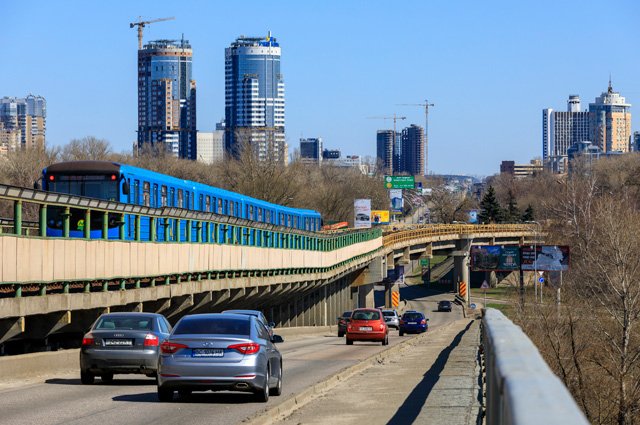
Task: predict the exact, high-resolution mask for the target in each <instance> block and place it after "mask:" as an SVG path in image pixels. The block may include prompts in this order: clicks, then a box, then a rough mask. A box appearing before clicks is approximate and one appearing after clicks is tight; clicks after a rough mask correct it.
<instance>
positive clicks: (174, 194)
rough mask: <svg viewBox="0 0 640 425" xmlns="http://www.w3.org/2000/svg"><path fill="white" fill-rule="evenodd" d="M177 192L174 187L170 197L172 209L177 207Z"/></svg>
mask: <svg viewBox="0 0 640 425" xmlns="http://www.w3.org/2000/svg"><path fill="white" fill-rule="evenodd" d="M175 196H176V190H175V189H174V188H173V187H172V188H171V195H170V196H169V206H170V207H174V206H175V205H176V198H175Z"/></svg>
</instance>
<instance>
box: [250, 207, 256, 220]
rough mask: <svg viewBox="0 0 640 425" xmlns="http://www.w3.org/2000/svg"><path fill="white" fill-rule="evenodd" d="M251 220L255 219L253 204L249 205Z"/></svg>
mask: <svg viewBox="0 0 640 425" xmlns="http://www.w3.org/2000/svg"><path fill="white" fill-rule="evenodd" d="M248 218H249V220H254V219H255V217H254V216H253V205H249V217H248Z"/></svg>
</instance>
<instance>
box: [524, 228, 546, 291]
mask: <svg viewBox="0 0 640 425" xmlns="http://www.w3.org/2000/svg"><path fill="white" fill-rule="evenodd" d="M525 223H526V224H535V225H536V226H537V228H534V229H533V232H534V237H533V271H534V281H533V290H534V297H535V300H536V302H538V235H540V234H541V233H542V225H541V224H540V223H538V222H537V221H535V220H531V221H525ZM540 303H542V284H540Z"/></svg>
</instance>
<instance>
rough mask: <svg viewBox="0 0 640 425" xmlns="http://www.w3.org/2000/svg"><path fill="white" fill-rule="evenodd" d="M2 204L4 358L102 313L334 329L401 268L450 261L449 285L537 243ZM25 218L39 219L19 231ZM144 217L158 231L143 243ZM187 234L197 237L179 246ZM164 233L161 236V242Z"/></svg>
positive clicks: (522, 229) (488, 232)
mask: <svg viewBox="0 0 640 425" xmlns="http://www.w3.org/2000/svg"><path fill="white" fill-rule="evenodd" d="M0 205H3V206H4V207H5V210H8V211H10V212H12V214H10V215H11V217H7V218H6V219H5V221H4V223H0V225H2V224H4V225H2V226H1V227H0V229H1V230H2V233H1V234H0V252H1V254H2V255H1V256H0V258H1V259H0V347H4V344H5V343H7V342H8V341H12V340H20V339H30V340H44V341H48V342H50V341H49V340H51V339H55V335H57V334H62V333H67V334H68V333H82V332H83V331H84V330H86V328H87V327H88V326H89V325H90V324H91V323H92V322H93V321H94V320H95V318H97V317H98V316H99V315H100V314H102V313H103V312H105V311H152V312H159V313H162V314H164V315H165V316H167V317H168V318H169V319H170V320H171V321H176V320H177V319H178V318H179V317H180V316H181V315H183V314H187V313H196V312H205V311H221V310H224V309H228V308H238V307H243V308H258V309H262V310H264V311H265V312H266V313H267V314H268V315H269V316H270V317H271V318H272V319H273V320H274V321H275V322H276V323H277V324H278V325H279V326H321V325H328V324H332V323H333V321H334V319H335V317H336V316H337V315H339V314H340V313H341V312H342V311H343V310H346V309H351V308H354V307H357V306H373V285H374V284H376V283H380V282H382V281H383V280H384V279H385V278H386V277H387V272H388V270H390V269H393V268H395V267H396V265H397V264H406V263H408V262H409V261H413V260H416V259H419V258H428V257H431V256H432V255H433V254H434V253H435V252H437V253H440V254H446V255H453V256H454V259H455V276H456V278H455V279H454V280H463V281H467V282H468V280H469V279H468V276H469V275H468V273H469V272H468V267H467V261H466V259H467V258H468V250H469V247H470V244H471V243H472V242H473V243H474V244H522V243H528V242H529V241H531V240H533V238H535V237H536V236H537V235H536V233H535V231H533V230H532V229H531V228H530V227H529V226H526V225H481V226H474V225H460V224H458V225H424V226H412V227H408V228H401V229H395V230H393V229H387V231H386V232H384V233H385V234H384V235H383V231H382V229H380V228H374V229H366V230H349V231H338V232H330V233H314V232H306V231H301V230H297V229H291V228H285V227H278V226H273V225H268V224H264V223H257V222H252V221H247V220H242V219H239V218H235V217H228V216H221V215H216V214H212V213H204V212H197V211H187V210H182V209H178V208H158V209H155V208H149V207H144V206H136V205H129V204H120V203H117V202H111V201H101V200H96V199H91V198H82V197H76V196H70V195H66V194H55V193H48V192H42V191H38V190H33V189H27V188H20V187H12V186H6V185H0ZM52 207H57V208H63V209H64V212H65V214H63V217H64V223H63V226H62V228H63V237H55V238H52V237H47V234H46V226H47V211H48V210H50V209H51V208H52ZM72 210H74V211H73V212H74V214H77V213H78V211H80V212H81V214H84V215H85V218H86V220H85V223H87V225H86V226H85V227H84V229H83V230H84V235H85V238H70V237H69V234H70V220H69V217H70V215H71V211H72ZM29 213H30V214H31V215H32V218H34V219H35V218H37V219H38V220H33V221H31V222H28V221H25V220H23V217H24V216H25V215H26V214H29ZM114 216H115V217H117V218H119V222H120V223H123V222H124V221H125V219H132V221H133V222H134V223H135V224H136V227H135V231H134V235H135V237H134V239H133V240H125V235H124V234H123V233H124V232H120V235H119V238H118V239H116V240H110V239H107V238H108V236H107V235H108V228H107V227H108V225H109V220H111V221H113V220H112V217H114ZM91 217H94V220H92V219H91ZM95 217H102V229H103V235H104V238H102V239H90V238H89V235H90V234H91V223H92V222H93V223H95V221H96V220H95ZM142 217H148V218H149V222H150V223H151V227H152V231H151V232H145V233H148V238H147V240H142V239H141V234H142V233H143V232H141V231H140V223H141V222H142V220H141V218H142ZM182 222H185V223H186V226H182V227H181V223H182ZM168 223H172V225H171V226H174V227H173V229H169V225H168ZM121 228H122V227H121ZM181 228H182V229H192V231H184V230H183V232H184V233H185V234H184V235H180V232H181ZM170 230H174V232H173V235H172V232H171V231H170ZM158 232H165V235H164V236H165V237H164V238H161V239H162V240H161V241H159V240H158V238H157V234H158ZM94 233H95V232H94ZM392 289H393V288H392V287H391V286H388V288H387V293H388V294H389V293H390V291H391V290H392ZM388 299H390V297H388ZM389 302H390V301H389Z"/></svg>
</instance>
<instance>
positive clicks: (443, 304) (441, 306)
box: [438, 300, 451, 312]
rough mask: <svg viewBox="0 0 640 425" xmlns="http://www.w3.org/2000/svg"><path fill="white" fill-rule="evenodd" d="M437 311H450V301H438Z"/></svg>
mask: <svg viewBox="0 0 640 425" xmlns="http://www.w3.org/2000/svg"><path fill="white" fill-rule="evenodd" d="M438 311H448V312H451V301H447V300H443V301H438Z"/></svg>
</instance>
